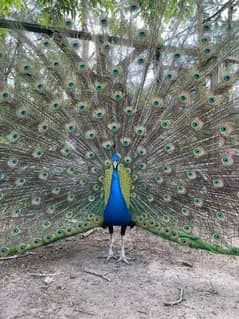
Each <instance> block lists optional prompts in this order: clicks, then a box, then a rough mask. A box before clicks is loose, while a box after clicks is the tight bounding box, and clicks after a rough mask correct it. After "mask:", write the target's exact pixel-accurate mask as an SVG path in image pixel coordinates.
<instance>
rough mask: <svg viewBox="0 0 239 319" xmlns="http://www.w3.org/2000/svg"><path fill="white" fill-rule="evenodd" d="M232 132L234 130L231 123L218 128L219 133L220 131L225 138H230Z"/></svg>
mask: <svg viewBox="0 0 239 319" xmlns="http://www.w3.org/2000/svg"><path fill="white" fill-rule="evenodd" d="M232 130H233V128H232V125H231V124H230V123H223V124H221V125H220V126H219V127H218V131H219V133H220V135H222V136H223V137H228V136H230V134H231V132H232Z"/></svg>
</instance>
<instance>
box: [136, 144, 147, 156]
mask: <svg viewBox="0 0 239 319" xmlns="http://www.w3.org/2000/svg"><path fill="white" fill-rule="evenodd" d="M146 154H147V150H146V148H144V147H143V146H138V147H137V155H138V156H140V157H142V156H145V155H146Z"/></svg>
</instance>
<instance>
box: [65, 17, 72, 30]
mask: <svg viewBox="0 0 239 319" xmlns="http://www.w3.org/2000/svg"><path fill="white" fill-rule="evenodd" d="M64 25H65V26H66V27H67V28H71V27H72V26H73V22H72V20H71V19H66V20H65V22H64Z"/></svg>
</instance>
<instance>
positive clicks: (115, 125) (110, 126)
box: [107, 122, 120, 133]
mask: <svg viewBox="0 0 239 319" xmlns="http://www.w3.org/2000/svg"><path fill="white" fill-rule="evenodd" d="M107 127H108V129H109V130H110V131H111V132H112V133H116V132H118V130H119V129H120V123H117V122H113V123H109V124H108V125H107Z"/></svg>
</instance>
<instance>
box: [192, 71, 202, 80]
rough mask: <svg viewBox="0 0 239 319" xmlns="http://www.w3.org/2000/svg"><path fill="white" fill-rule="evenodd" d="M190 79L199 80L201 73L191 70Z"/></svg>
mask: <svg viewBox="0 0 239 319" xmlns="http://www.w3.org/2000/svg"><path fill="white" fill-rule="evenodd" d="M192 79H193V80H195V81H199V80H200V79H201V74H200V73H199V72H193V73H192Z"/></svg>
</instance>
